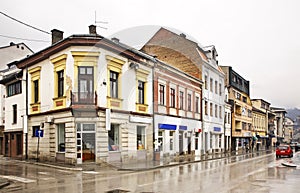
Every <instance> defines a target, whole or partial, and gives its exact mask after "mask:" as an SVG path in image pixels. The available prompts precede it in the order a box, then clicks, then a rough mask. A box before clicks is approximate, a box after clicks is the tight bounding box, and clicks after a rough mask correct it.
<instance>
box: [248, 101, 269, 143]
mask: <svg viewBox="0 0 300 193" xmlns="http://www.w3.org/2000/svg"><path fill="white" fill-rule="evenodd" d="M251 102H252V107H253V118H252V121H253V123H252V125H253V131H252V135H253V136H254V137H256V138H257V141H256V143H258V144H259V146H261V147H262V148H268V147H269V146H270V145H271V138H270V137H269V134H268V133H269V129H268V128H269V124H268V122H269V115H270V113H271V111H270V103H269V102H267V101H265V100H263V99H252V100H251Z"/></svg>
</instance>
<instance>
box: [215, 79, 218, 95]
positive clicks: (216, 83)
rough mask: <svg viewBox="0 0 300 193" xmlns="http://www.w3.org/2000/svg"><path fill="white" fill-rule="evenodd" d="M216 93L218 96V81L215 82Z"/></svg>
mask: <svg viewBox="0 0 300 193" xmlns="http://www.w3.org/2000/svg"><path fill="white" fill-rule="evenodd" d="M215 93H216V94H218V81H215Z"/></svg>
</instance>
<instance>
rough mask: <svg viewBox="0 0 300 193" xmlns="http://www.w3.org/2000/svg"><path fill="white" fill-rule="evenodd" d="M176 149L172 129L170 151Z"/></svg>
mask: <svg viewBox="0 0 300 193" xmlns="http://www.w3.org/2000/svg"><path fill="white" fill-rule="evenodd" d="M173 150H174V132H173V131H170V151H173Z"/></svg>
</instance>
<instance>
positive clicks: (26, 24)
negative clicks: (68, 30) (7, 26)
mask: <svg viewBox="0 0 300 193" xmlns="http://www.w3.org/2000/svg"><path fill="white" fill-rule="evenodd" d="M0 13H1V14H2V15H4V16H6V17H8V18H10V19H12V20H14V21H16V22H19V23H21V24H23V25H26V26H27V27H31V28H33V29H35V30H38V31H40V32H43V33H46V34H51V33H50V32H47V31H44V30H41V29H39V28H36V27H34V26H32V25H29V24H27V23H24V22H22V21H20V20H17V19H16V18H13V17H11V16H9V15H7V14H5V13H3V12H2V11H0Z"/></svg>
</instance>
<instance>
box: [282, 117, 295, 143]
mask: <svg viewBox="0 0 300 193" xmlns="http://www.w3.org/2000/svg"><path fill="white" fill-rule="evenodd" d="M293 134H294V121H293V120H292V119H291V118H289V117H285V119H284V140H283V141H284V142H286V143H291V142H292V140H293Z"/></svg>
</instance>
